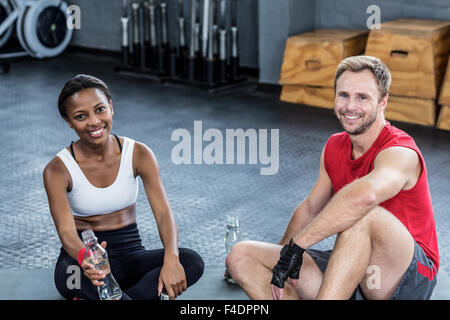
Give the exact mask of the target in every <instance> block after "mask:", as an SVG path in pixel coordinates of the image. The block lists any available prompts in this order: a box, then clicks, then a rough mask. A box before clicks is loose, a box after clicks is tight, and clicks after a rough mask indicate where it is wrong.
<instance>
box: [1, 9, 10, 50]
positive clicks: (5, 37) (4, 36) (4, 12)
mask: <svg viewBox="0 0 450 320" xmlns="http://www.w3.org/2000/svg"><path fill="white" fill-rule="evenodd" d="M10 12H11V8H10V6H9V4H8V2H7V1H0V24H2V23H3V21H5V19H6V18H7V17H8V15H9V13H10ZM12 29H13V25H11V26H10V27H9V28H8V29H6V31H5V32H4V33H3V34H2V35H1V36H0V48H1V47H2V46H3V45H4V44H5V43H6V42H7V41H8V40H9V37H10V36H11V33H12V31H13V30H12Z"/></svg>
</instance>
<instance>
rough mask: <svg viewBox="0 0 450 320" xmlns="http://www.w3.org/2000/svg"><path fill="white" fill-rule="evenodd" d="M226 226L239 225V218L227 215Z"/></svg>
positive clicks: (234, 226) (233, 226)
mask: <svg viewBox="0 0 450 320" xmlns="http://www.w3.org/2000/svg"><path fill="white" fill-rule="evenodd" d="M227 226H228V227H231V228H236V227H239V218H238V217H237V216H232V215H227Z"/></svg>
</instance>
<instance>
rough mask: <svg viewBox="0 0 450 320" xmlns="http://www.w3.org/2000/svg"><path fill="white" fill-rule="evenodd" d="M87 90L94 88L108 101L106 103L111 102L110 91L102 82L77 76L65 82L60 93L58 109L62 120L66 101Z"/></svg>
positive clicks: (86, 76) (64, 115)
mask: <svg viewBox="0 0 450 320" xmlns="http://www.w3.org/2000/svg"><path fill="white" fill-rule="evenodd" d="M89 88H96V89H99V90H100V91H102V92H103V94H104V95H105V97H106V98H107V99H108V102H109V101H111V91H110V90H109V88H108V86H107V85H106V83H104V82H103V81H102V80H100V79H98V78H96V77H93V76H90V75H87V74H78V75H76V76H75V77H73V78H72V79H70V80H69V81H67V82H66V84H65V85H64V88H63V89H62V90H61V93H60V94H59V97H58V109H59V113H60V114H61V116H62V117H63V118H67V114H66V101H67V99H68V98H70V97H71V96H72V95H74V94H75V93H77V92H79V91H81V90H84V89H89Z"/></svg>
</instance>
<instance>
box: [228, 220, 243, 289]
mask: <svg viewBox="0 0 450 320" xmlns="http://www.w3.org/2000/svg"><path fill="white" fill-rule="evenodd" d="M241 240H242V234H241V230H240V229H239V219H238V217H237V216H230V215H227V232H226V234H225V239H224V242H225V250H226V251H227V254H228V253H229V252H230V250H231V248H232V247H233V246H234V245H235V244H236V243H238V242H239V241H241ZM225 273H226V277H225V279H226V280H227V282H229V283H232V284H236V281H234V279H233V278H232V277H231V276H230V274H229V273H228V271H226V272H225Z"/></svg>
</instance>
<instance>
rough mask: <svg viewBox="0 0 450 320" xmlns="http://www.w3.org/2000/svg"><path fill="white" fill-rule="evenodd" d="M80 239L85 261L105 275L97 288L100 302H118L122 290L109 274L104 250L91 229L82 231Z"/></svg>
mask: <svg viewBox="0 0 450 320" xmlns="http://www.w3.org/2000/svg"><path fill="white" fill-rule="evenodd" d="M81 237H82V238H83V242H84V246H85V247H86V253H85V259H86V261H87V262H88V263H90V264H92V265H94V268H95V269H96V270H101V271H103V273H104V274H105V275H106V277H105V278H104V279H102V280H100V281H102V282H103V284H102V285H101V286H98V287H97V288H98V296H99V297H100V300H119V299H120V298H121V297H122V290H121V289H120V287H119V284H118V283H117V281H116V279H114V277H113V275H112V273H111V268H110V265H109V261H108V254H107V253H106V250H105V249H104V248H103V247H102V246H101V245H99V244H98V242H97V238H96V237H95V234H94V232H93V231H92V230H91V229H88V230H84V231H83V232H82V233H81Z"/></svg>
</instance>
